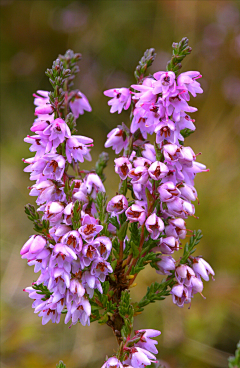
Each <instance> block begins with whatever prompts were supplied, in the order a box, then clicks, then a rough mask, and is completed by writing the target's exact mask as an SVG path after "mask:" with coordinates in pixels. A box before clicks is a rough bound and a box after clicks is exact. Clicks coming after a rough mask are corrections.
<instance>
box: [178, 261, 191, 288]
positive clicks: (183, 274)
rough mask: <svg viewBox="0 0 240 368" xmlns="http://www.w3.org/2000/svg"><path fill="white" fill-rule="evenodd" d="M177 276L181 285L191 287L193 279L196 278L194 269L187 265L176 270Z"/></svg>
mask: <svg viewBox="0 0 240 368" xmlns="http://www.w3.org/2000/svg"><path fill="white" fill-rule="evenodd" d="M175 276H176V279H177V281H178V282H179V284H184V285H185V286H190V285H191V279H192V277H195V273H194V271H193V269H192V268H191V267H189V266H187V265H185V264H184V265H180V266H178V267H177V268H176V271H175Z"/></svg>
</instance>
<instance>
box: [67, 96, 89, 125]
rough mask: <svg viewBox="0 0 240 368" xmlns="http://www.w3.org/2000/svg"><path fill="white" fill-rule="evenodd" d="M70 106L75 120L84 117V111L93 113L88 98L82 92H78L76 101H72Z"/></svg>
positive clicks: (75, 97)
mask: <svg viewBox="0 0 240 368" xmlns="http://www.w3.org/2000/svg"><path fill="white" fill-rule="evenodd" d="M69 105H70V108H71V110H72V113H73V115H74V117H75V119H78V117H79V115H83V114H84V110H85V111H92V108H91V106H90V104H89V102H88V99H87V97H86V96H85V95H84V94H83V93H82V92H80V91H78V93H77V95H75V96H74V100H73V101H72V100H71V101H70V103H69Z"/></svg>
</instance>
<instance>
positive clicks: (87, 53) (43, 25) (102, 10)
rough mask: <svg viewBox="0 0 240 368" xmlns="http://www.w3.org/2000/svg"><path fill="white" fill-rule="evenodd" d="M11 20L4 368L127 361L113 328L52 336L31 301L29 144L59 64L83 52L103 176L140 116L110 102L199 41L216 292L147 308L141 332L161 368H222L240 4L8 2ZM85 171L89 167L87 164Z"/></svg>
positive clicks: (235, 256)
mask: <svg viewBox="0 0 240 368" xmlns="http://www.w3.org/2000/svg"><path fill="white" fill-rule="evenodd" d="M0 6H1V8H0V11H1V27H2V31H1V127H2V154H1V188H2V205H1V210H2V212H1V224H2V233H1V262H2V267H1V279H2V288H1V299H2V309H1V310H2V313H1V319H2V328H1V337H2V357H1V367H2V368H16V367H18V368H32V367H34V368H48V367H49V368H50V367H55V365H56V363H57V362H58V361H59V360H60V359H62V360H63V361H64V362H65V364H66V366H67V368H80V367H81V368H90V367H91V368H95V367H96V368H97V367H101V365H102V364H103V361H104V358H105V355H106V354H108V355H111V354H112V352H113V351H114V350H116V349H117V346H116V343H115V339H114V336H113V335H112V332H111V330H110V329H109V327H107V326H100V325H98V324H97V323H96V322H94V323H93V324H92V325H91V327H83V326H81V325H80V324H79V325H76V326H72V327H71V328H70V329H69V328H68V327H67V326H66V325H64V322H63V321H62V322H61V323H60V324H59V325H55V324H51V322H49V323H48V324H47V325H46V326H42V324H41V319H40V318H39V317H38V316H37V315H36V314H34V313H33V310H32V308H31V300H30V299H29V298H28V296H27V295H26V293H24V292H23V291H22V290H23V288H24V287H26V286H29V285H30V284H31V282H32V281H33V280H35V279H36V278H37V275H36V274H34V272H33V269H32V268H31V267H28V266H27V264H26V261H25V260H22V259H21V258H20V254H19V252H20V249H21V247H22V245H23V244H24V242H25V241H26V240H27V239H28V237H29V235H31V234H32V233H33V230H32V227H31V223H30V221H29V220H28V219H27V217H26V216H25V214H24V205H25V204H26V203H28V202H31V203H34V198H32V197H29V196H28V190H27V187H28V186H29V185H30V181H29V177H28V175H27V174H26V173H23V171H22V170H23V168H24V166H25V165H24V164H23V162H22V161H21V159H22V157H24V158H27V157H30V156H31V153H30V152H29V150H28V148H29V147H28V145H27V144H25V143H24V142H23V138H24V137H25V136H26V135H27V134H30V131H29V129H30V126H31V124H32V122H33V120H34V115H33V114H34V106H33V104H32V102H33V97H32V93H34V92H35V91H36V90H38V89H45V90H48V89H49V88H50V87H49V84H48V80H47V77H46V76H45V75H44V72H45V70H46V69H47V68H48V67H50V66H51V65H52V61H53V60H54V59H56V57H57V55H58V54H59V53H64V52H65V51H66V50H67V49H68V48H71V49H73V50H74V51H75V52H81V53H82V55H83V59H82V61H81V64H80V68H81V72H80V74H79V76H78V77H77V79H76V82H75V83H76V84H75V86H76V88H79V89H80V90H81V91H82V92H83V93H84V94H86V96H87V97H88V98H89V101H90V104H91V106H92V108H93V112H92V113H91V114H90V113H85V114H84V115H83V116H82V117H80V119H79V122H78V131H79V134H81V135H86V136H90V137H92V138H93V139H94V147H93V150H92V157H93V163H90V164H89V163H88V164H87V165H88V167H92V166H93V165H94V162H95V160H96V159H97V156H98V154H99V153H100V152H101V151H102V150H103V149H104V148H103V145H104V142H105V140H106V135H107V133H108V132H109V131H110V130H111V129H113V128H114V127H115V126H116V125H117V124H121V123H122V121H124V123H125V124H127V125H129V117H128V112H125V111H124V112H123V113H122V114H121V116H120V115H118V114H117V113H115V114H110V113H109V107H108V105H107V101H108V99H107V98H106V97H104V96H103V91H104V90H105V89H108V88H113V87H128V86H129V85H130V84H132V83H134V82H135V81H134V77H133V71H134V69H135V67H136V65H137V63H138V61H139V59H140V58H141V56H142V54H143V52H144V51H145V50H146V49H147V48H150V47H154V48H155V49H156V52H157V58H156V60H155V62H154V63H153V66H152V67H151V72H155V71H158V70H164V69H165V66H166V62H167V61H168V60H169V58H170V53H171V44H172V42H173V41H175V42H177V41H179V40H180V39H181V38H182V37H188V38H189V44H190V46H191V47H192V48H193V51H192V54H191V55H190V56H188V57H187V58H186V59H185V60H184V62H183V68H182V71H187V70H199V71H200V72H201V73H202V75H203V78H202V79H201V84H202V87H203V89H204V94H202V95H199V96H198V97H197V98H195V99H193V98H192V99H191V105H192V106H196V107H197V108H198V109H199V111H198V112H196V113H194V114H192V117H193V118H194V119H195V120H196V126H197V131H196V132H195V134H193V135H191V136H190V137H189V138H188V139H187V141H186V144H187V145H190V146H191V147H192V148H193V150H194V152H196V153H198V152H202V155H201V156H200V157H199V158H198V159H199V161H200V162H202V163H204V164H206V165H207V167H208V168H210V172H209V173H203V174H199V175H198V177H197V179H196V188H197V190H198V197H199V200H200V205H199V206H198V205H196V214H197V216H199V220H196V219H194V218H191V219H189V220H188V227H189V228H190V229H198V228H200V229H202V231H203V234H204V237H203V239H202V241H201V243H200V244H199V246H198V249H197V253H196V254H198V255H202V256H203V257H204V258H205V259H206V260H207V261H209V263H210V264H211V265H212V267H213V268H214V270H215V272H216V277H215V281H209V282H208V283H205V285H204V291H203V294H204V296H205V297H206V300H204V299H203V298H202V297H201V296H200V295H196V296H195V298H194V299H193V302H192V306H191V308H190V310H189V309H187V306H185V307H184V308H183V309H180V308H178V307H176V306H175V305H173V303H172V300H171V298H170V297H169V298H167V299H166V300H165V301H163V302H158V303H155V304H152V305H150V306H148V307H146V310H145V311H144V313H143V314H141V315H140V316H138V317H137V318H136V319H135V328H136V329H138V328H156V329H159V330H161V331H162V334H161V335H160V336H159V338H158V341H159V345H158V347H159V354H158V359H160V360H161V361H163V362H165V363H162V364H163V365H164V364H165V366H166V368H167V367H168V368H190V367H191V368H200V367H201V368H213V367H217V368H221V367H227V358H228V356H229V355H230V354H233V353H234V351H235V348H236V344H237V342H238V340H239V339H240V286H239V285H240V272H239V265H240V251H239V237H240V236H239V232H240V68H239V65H240V2H239V1H224V0H222V1H211V0H209V1H197V0H196V1H195V0H192V1H185V0H182V1H180V0H179V1H174V0H169V1H168V0H165V1H157V0H156V1H151V0H149V1H140V0H136V1H131V0H130V1H125V0H121V1H115V0H113V1H103V0H98V1H96V0H91V1H74V2H72V1H63V0H58V1H48V0H45V1H40V0H38V1H36V0H32V1H27V0H26V1H21V0H15V1H14V0H13V1H12V0H2V1H1V2H0ZM107 151H108V152H109V154H110V162H109V166H108V168H107V170H106V174H107V177H108V179H107V180H106V182H105V186H106V190H107V192H108V195H109V197H111V196H113V195H114V194H115V192H116V190H117V186H118V177H117V175H116V174H115V173H114V166H113V159H114V157H115V156H114V153H113V152H112V151H111V149H108V150H107ZM84 167H86V166H85V164H84ZM156 279H157V280H161V276H159V275H157V274H156V273H155V271H154V270H153V269H151V268H150V267H147V268H146V270H145V271H144V272H142V274H141V275H140V276H139V277H138V279H137V286H136V287H135V288H133V289H132V298H133V300H134V301H135V300H138V299H139V298H141V297H142V296H143V295H144V293H145V290H146V288H147V285H149V284H150V283H151V282H153V281H155V280H156Z"/></svg>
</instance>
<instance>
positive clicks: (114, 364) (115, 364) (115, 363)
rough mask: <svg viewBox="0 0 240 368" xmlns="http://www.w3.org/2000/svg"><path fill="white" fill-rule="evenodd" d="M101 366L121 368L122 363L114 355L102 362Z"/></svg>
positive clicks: (104, 367)
mask: <svg viewBox="0 0 240 368" xmlns="http://www.w3.org/2000/svg"><path fill="white" fill-rule="evenodd" d="M102 368H123V365H122V363H121V362H120V361H119V360H118V359H117V358H116V357H111V358H109V359H108V360H107V361H106V362H105V363H104V364H103V366H102Z"/></svg>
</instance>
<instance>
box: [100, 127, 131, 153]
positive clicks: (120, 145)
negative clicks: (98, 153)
mask: <svg viewBox="0 0 240 368" xmlns="http://www.w3.org/2000/svg"><path fill="white" fill-rule="evenodd" d="M107 138H108V139H107V140H106V142H105V144H104V146H105V147H106V148H108V147H112V149H113V150H114V151H115V153H116V154H117V155H118V154H119V152H121V151H122V149H125V148H126V147H127V145H128V139H127V136H126V133H125V132H124V131H123V130H122V129H119V128H115V129H113V130H111V132H110V133H108V135H107Z"/></svg>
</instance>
